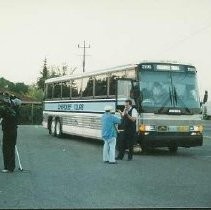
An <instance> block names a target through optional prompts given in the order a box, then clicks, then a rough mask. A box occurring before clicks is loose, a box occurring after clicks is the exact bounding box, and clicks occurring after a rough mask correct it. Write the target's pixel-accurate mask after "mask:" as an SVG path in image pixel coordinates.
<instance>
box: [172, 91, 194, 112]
mask: <svg viewBox="0 0 211 210" xmlns="http://www.w3.org/2000/svg"><path fill="white" fill-rule="evenodd" d="M173 93H174V100H175V103H176V105H177V102H178V100H179V101H180V102H181V104H182V106H183V108H184V109H185V111H186V112H188V113H189V114H192V112H191V110H190V109H189V108H188V107H187V105H186V104H185V103H184V101H183V100H182V99H181V98H180V97H178V96H177V91H176V88H175V87H174V91H173Z"/></svg>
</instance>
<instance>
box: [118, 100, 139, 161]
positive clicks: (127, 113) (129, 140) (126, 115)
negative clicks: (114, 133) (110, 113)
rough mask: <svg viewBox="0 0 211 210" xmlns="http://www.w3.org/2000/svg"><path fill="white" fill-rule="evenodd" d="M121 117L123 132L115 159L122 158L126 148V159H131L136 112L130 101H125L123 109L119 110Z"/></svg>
mask: <svg viewBox="0 0 211 210" xmlns="http://www.w3.org/2000/svg"><path fill="white" fill-rule="evenodd" d="M119 112H120V114H121V117H122V128H123V131H122V132H123V133H122V135H121V139H120V146H119V154H118V156H117V157H116V160H122V159H123V158H124V154H125V150H126V149H127V148H128V149H129V152H128V160H132V159H133V145H134V140H135V137H136V120H137V118H138V112H137V110H136V109H135V108H133V107H132V101H131V100H126V101H125V108H124V111H123V112H121V111H119Z"/></svg>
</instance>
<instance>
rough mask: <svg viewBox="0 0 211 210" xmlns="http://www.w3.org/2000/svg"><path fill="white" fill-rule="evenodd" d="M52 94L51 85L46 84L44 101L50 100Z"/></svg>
mask: <svg viewBox="0 0 211 210" xmlns="http://www.w3.org/2000/svg"><path fill="white" fill-rule="evenodd" d="M52 92H53V84H51V83H50V84H47V85H46V99H51V98H52Z"/></svg>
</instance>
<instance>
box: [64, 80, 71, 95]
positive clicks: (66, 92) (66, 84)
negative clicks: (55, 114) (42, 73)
mask: <svg viewBox="0 0 211 210" xmlns="http://www.w3.org/2000/svg"><path fill="white" fill-rule="evenodd" d="M62 98H70V82H63V83H62Z"/></svg>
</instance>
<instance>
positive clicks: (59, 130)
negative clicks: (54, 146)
mask: <svg viewBox="0 0 211 210" xmlns="http://www.w3.org/2000/svg"><path fill="white" fill-rule="evenodd" d="M55 135H56V137H58V138H61V137H62V124H61V121H60V120H59V119H57V120H56V125H55Z"/></svg>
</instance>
